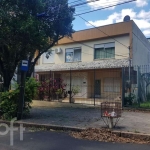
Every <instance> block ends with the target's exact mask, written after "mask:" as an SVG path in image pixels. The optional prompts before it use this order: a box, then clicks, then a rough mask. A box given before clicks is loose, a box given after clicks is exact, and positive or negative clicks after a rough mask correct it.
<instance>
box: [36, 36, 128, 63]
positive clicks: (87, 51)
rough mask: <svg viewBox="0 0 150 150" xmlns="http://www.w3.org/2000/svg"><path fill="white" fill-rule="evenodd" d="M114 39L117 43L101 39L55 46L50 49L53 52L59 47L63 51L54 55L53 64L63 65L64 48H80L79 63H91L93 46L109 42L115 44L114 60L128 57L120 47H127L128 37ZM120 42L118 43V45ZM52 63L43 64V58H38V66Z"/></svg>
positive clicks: (125, 50)
mask: <svg viewBox="0 0 150 150" xmlns="http://www.w3.org/2000/svg"><path fill="white" fill-rule="evenodd" d="M115 39H116V40H117V41H118V42H116V41H114V40H113V39H112V38H108V39H103V40H94V41H86V42H81V43H84V44H85V45H88V46H89V47H88V46H85V45H83V44H78V43H73V44H66V45H59V46H55V47H53V48H52V49H53V50H55V49H56V48H58V47H60V48H61V49H62V50H63V51H62V53H61V54H55V58H54V63H55V64H63V63H65V49H66V48H74V47H81V61H82V62H91V61H95V60H94V45H95V44H103V43H109V42H115V54H116V55H115V59H123V58H128V57H129V50H128V49H127V48H126V47H125V46H123V45H121V44H120V43H123V44H124V45H126V46H127V47H128V46H129V35H124V36H120V37H115ZM119 42H120V43H119ZM121 55H123V56H124V57H123V56H121ZM51 64H52V63H49V64H48V63H43V56H41V58H40V64H39V65H51Z"/></svg>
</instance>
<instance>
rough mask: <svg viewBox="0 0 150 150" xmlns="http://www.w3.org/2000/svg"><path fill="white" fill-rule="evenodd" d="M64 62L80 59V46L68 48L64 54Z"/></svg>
mask: <svg viewBox="0 0 150 150" xmlns="http://www.w3.org/2000/svg"><path fill="white" fill-rule="evenodd" d="M65 61H66V62H76V61H81V48H68V49H66V55H65Z"/></svg>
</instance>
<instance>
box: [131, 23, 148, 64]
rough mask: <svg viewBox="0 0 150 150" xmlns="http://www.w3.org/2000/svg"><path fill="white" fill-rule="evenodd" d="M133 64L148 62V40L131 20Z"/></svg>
mask: <svg viewBox="0 0 150 150" xmlns="http://www.w3.org/2000/svg"><path fill="white" fill-rule="evenodd" d="M132 35H133V37H132V43H133V48H132V49H133V59H132V63H133V65H148V64H150V42H148V40H147V39H146V37H145V36H144V34H143V33H142V32H141V30H140V29H139V28H138V27H137V25H136V24H135V23H134V22H133V33H132Z"/></svg>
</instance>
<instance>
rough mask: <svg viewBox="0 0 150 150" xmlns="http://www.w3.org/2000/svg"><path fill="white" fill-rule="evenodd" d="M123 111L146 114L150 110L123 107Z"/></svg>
mask: <svg viewBox="0 0 150 150" xmlns="http://www.w3.org/2000/svg"><path fill="white" fill-rule="evenodd" d="M122 110H123V111H132V112H146V113H149V112H150V109H144V108H133V107H123V108H122Z"/></svg>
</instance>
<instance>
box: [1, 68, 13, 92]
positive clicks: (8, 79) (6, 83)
mask: <svg viewBox="0 0 150 150" xmlns="http://www.w3.org/2000/svg"><path fill="white" fill-rule="evenodd" d="M3 78H4V84H3V85H4V92H5V91H9V88H10V84H11V79H12V78H13V75H12V76H11V72H10V71H9V70H5V73H4V77H3Z"/></svg>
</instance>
